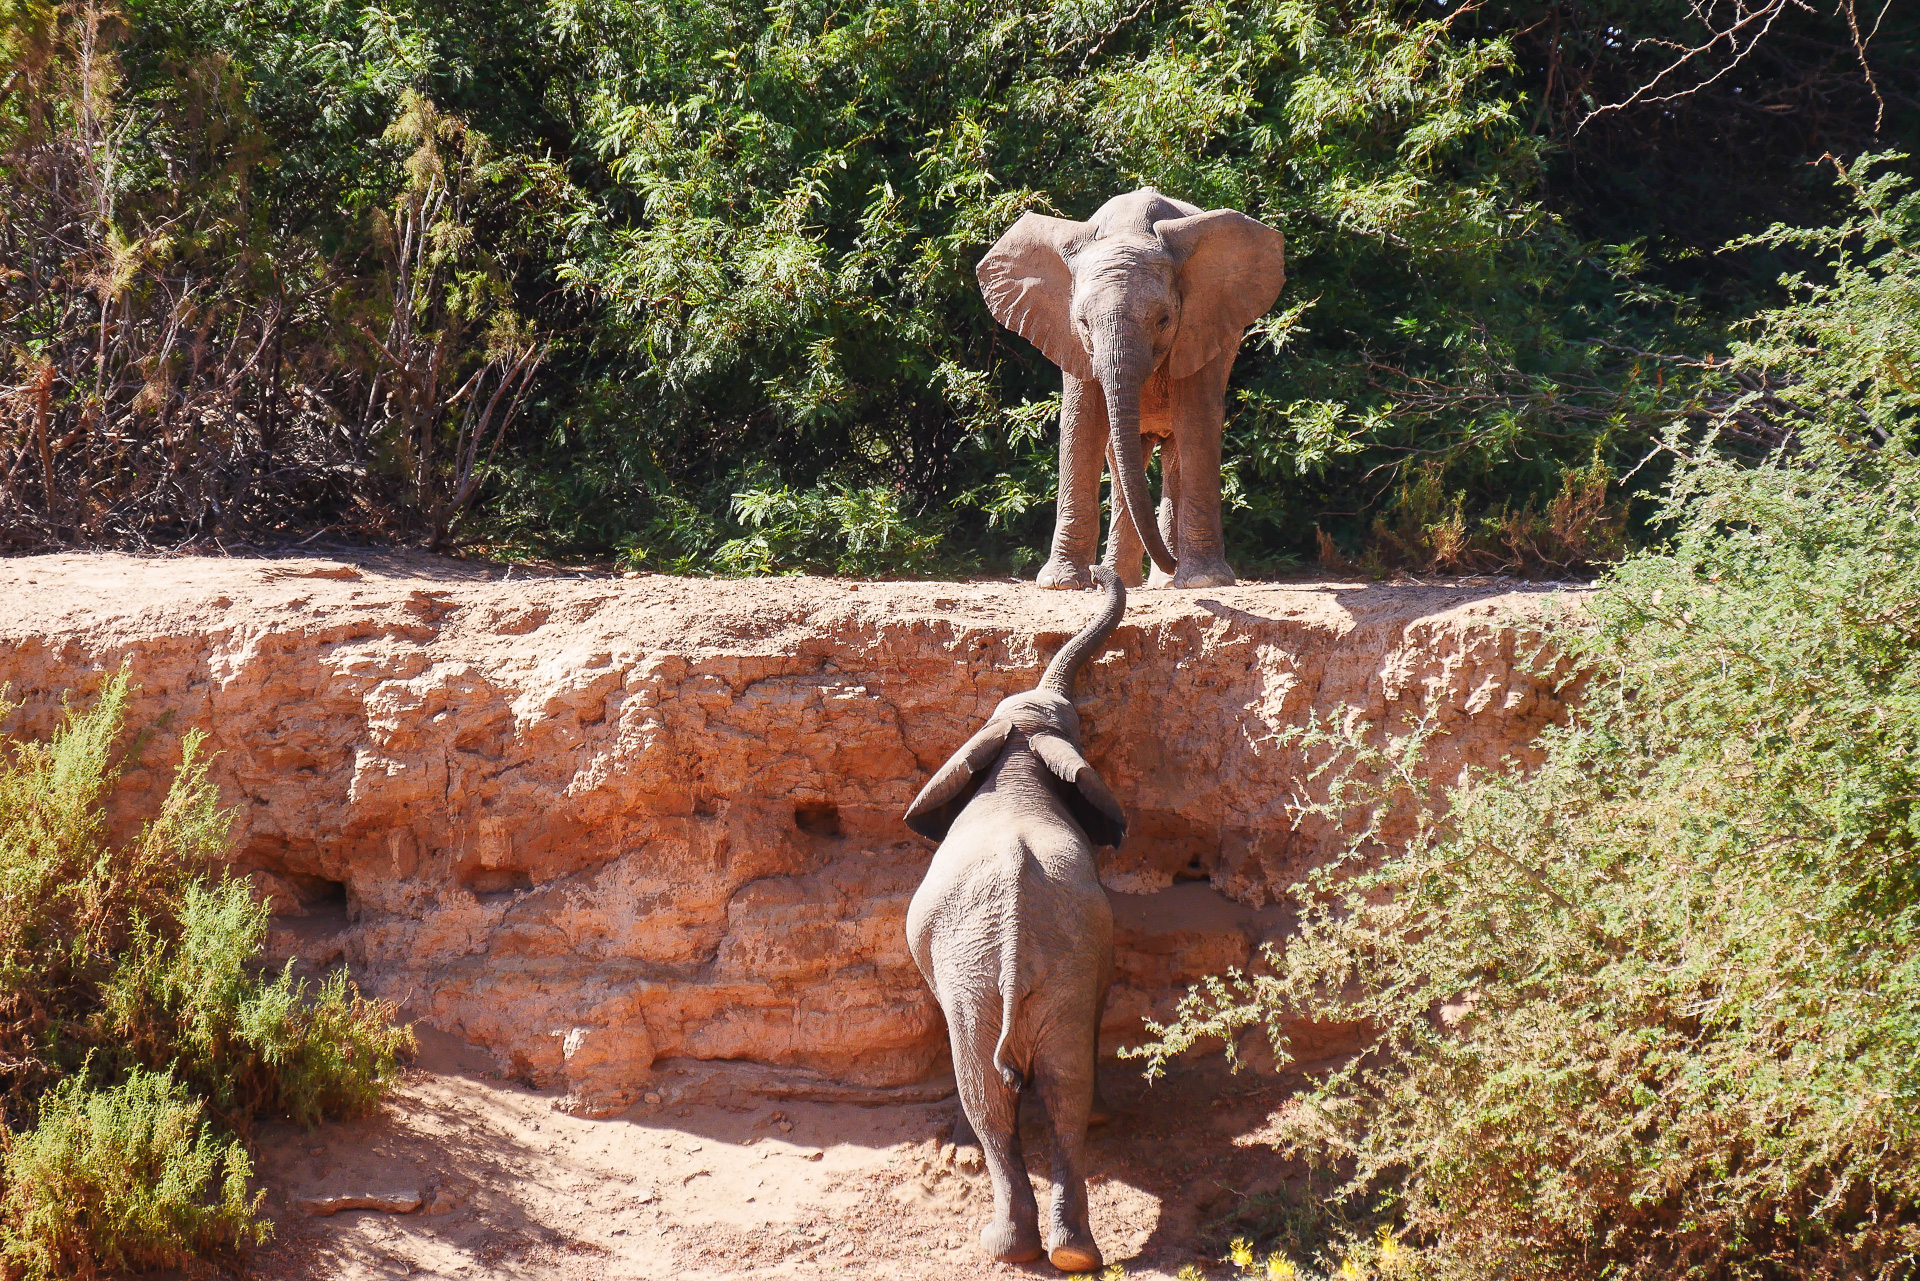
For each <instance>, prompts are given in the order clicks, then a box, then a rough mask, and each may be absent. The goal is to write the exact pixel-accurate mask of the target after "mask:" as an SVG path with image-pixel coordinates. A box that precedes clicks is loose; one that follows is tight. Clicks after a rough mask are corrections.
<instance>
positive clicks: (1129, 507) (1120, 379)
mask: <svg viewBox="0 0 1920 1281" xmlns="http://www.w3.org/2000/svg"><path fill="white" fill-rule="evenodd" d="M1112 365H1115V366H1117V365H1119V362H1118V361H1115V362H1112ZM1150 373H1152V370H1151V369H1143V370H1138V371H1136V370H1134V369H1131V368H1124V367H1122V368H1114V367H1109V368H1105V369H1102V370H1100V387H1101V390H1103V391H1104V392H1106V396H1107V432H1108V437H1107V438H1108V440H1109V441H1111V442H1112V444H1113V496H1114V498H1115V499H1116V500H1117V502H1118V505H1120V506H1123V507H1124V508H1125V510H1126V513H1127V519H1128V520H1129V521H1131V522H1133V527H1134V529H1135V530H1136V531H1138V533H1139V535H1140V541H1141V542H1142V543H1144V544H1146V548H1147V555H1149V556H1151V557H1153V563H1154V564H1156V565H1158V566H1159V567H1160V568H1161V569H1162V570H1163V571H1165V572H1166V573H1169V574H1171V573H1173V571H1174V569H1175V568H1176V565H1175V562H1174V559H1173V553H1172V552H1170V551H1168V550H1167V545H1166V543H1164V542H1162V541H1161V539H1160V522H1159V521H1158V520H1156V519H1154V515H1153V500H1152V499H1151V498H1149V497H1148V495H1147V464H1146V462H1145V456H1144V452H1143V451H1142V450H1141V448H1140V389H1141V386H1142V385H1143V384H1144V383H1145V382H1146V380H1147V376H1148V375H1149V374H1150Z"/></svg>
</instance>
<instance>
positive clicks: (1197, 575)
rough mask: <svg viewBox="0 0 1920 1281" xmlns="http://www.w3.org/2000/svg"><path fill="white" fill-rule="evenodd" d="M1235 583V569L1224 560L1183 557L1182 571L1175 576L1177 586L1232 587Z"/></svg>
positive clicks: (1174, 581) (1181, 562) (1174, 582)
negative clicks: (1229, 567)
mask: <svg viewBox="0 0 1920 1281" xmlns="http://www.w3.org/2000/svg"><path fill="white" fill-rule="evenodd" d="M1233 584H1234V577H1233V571H1232V570H1231V569H1228V568H1227V562H1225V561H1224V560H1210V561H1201V560H1194V561H1189V560H1187V559H1186V558H1184V557H1183V558H1182V559H1181V561H1180V572H1179V573H1177V574H1175V575H1174V576H1173V586H1174V587H1175V588H1192V587H1231V586H1233Z"/></svg>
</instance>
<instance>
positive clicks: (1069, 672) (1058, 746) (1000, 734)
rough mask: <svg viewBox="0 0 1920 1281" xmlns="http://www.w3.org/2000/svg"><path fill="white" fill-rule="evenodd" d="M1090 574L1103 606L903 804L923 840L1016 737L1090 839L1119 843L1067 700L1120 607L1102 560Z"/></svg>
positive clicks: (1119, 593) (1116, 824) (1117, 589)
mask: <svg viewBox="0 0 1920 1281" xmlns="http://www.w3.org/2000/svg"><path fill="white" fill-rule="evenodd" d="M1093 574H1094V577H1095V578H1096V579H1097V580H1098V581H1099V584H1100V586H1101V587H1102V589H1104V591H1105V593H1106V608H1105V609H1103V610H1102V611H1101V612H1100V616H1099V617H1098V618H1096V619H1094V620H1093V621H1092V622H1090V623H1088V624H1087V625H1086V626H1085V627H1084V628H1082V629H1081V630H1080V632H1079V633H1078V634H1077V635H1075V636H1074V638H1073V639H1072V640H1070V641H1068V642H1067V643H1066V644H1065V645H1062V646H1061V647H1060V652H1059V653H1057V654H1055V655H1054V656H1053V661H1052V662H1051V663H1048V664H1047V670H1046V673H1045V674H1044V675H1043V676H1041V678H1040V684H1039V685H1038V686H1037V687H1035V688H1034V689H1032V690H1029V691H1028V692H1026V693H1024V694H1014V695H1012V696H1010V697H1008V698H1004V699H1001V700H1000V705H999V706H998V707H996V708H994V709H993V715H992V716H990V717H988V718H987V723H986V724H985V725H984V726H982V727H981V729H980V732H979V733H977V734H975V735H974V736H973V737H972V738H970V739H968V740H967V741H966V742H965V743H964V744H962V745H961V747H960V750H959V751H957V752H955V753H954V754H953V755H952V756H951V757H949V758H948V760H947V763H946V764H945V765H942V766H941V767H940V768H939V769H938V770H937V771H935V773H934V775H933V777H932V778H930V779H928V780H927V785H926V786H925V787H923V788H921V789H920V795H918V796H916V797H915V798H914V801H913V804H912V805H911V806H910V807H908V809H907V815H906V819H907V826H908V827H910V828H912V829H913V830H914V831H916V832H918V833H919V834H920V835H922V836H924V837H927V838H928V839H929V840H935V841H939V840H944V839H945V838H946V835H947V829H948V828H949V827H952V826H953V820H954V819H956V818H958V817H959V816H960V811H961V810H963V809H965V808H966V805H967V801H968V800H969V799H971V797H972V796H973V793H974V791H975V789H976V788H977V787H978V785H979V783H980V781H981V780H982V779H984V778H985V777H986V776H987V771H988V770H990V769H992V768H993V763H994V762H995V761H997V760H999V759H1000V754H1001V753H1002V752H1004V751H1005V750H1007V748H1008V746H1009V745H1011V744H1013V743H1014V742H1015V741H1016V736H1018V740H1019V741H1022V742H1024V743H1025V744H1026V746H1027V747H1029V748H1030V749H1032V751H1033V753H1034V755H1036V756H1038V757H1039V758H1040V759H1041V760H1042V761H1045V762H1046V765H1047V769H1048V770H1050V771H1051V772H1052V774H1053V776H1054V777H1055V778H1057V779H1059V780H1060V784H1061V785H1060V787H1059V794H1060V797H1061V799H1062V800H1063V801H1065V802H1066V806H1067V810H1068V812H1069V813H1071V814H1072V815H1073V817H1074V821H1075V822H1077V823H1079V824H1080V830H1082V831H1083V832H1085V833H1086V834H1087V837H1088V838H1089V839H1090V840H1091V841H1092V842H1093V843H1094V844H1095V845H1118V844H1120V841H1121V840H1122V838H1124V837H1125V836H1126V834H1127V817H1126V813H1125V812H1124V811H1123V810H1122V809H1121V808H1120V802H1119V800H1118V799H1117V798H1116V797H1115V796H1114V794H1113V792H1112V791H1111V790H1110V789H1109V788H1108V787H1107V784H1106V780H1104V779H1102V778H1101V777H1100V775H1099V772H1098V771H1096V770H1095V769H1094V768H1093V766H1091V765H1089V764H1087V758H1086V757H1084V756H1082V755H1081V754H1080V753H1081V738H1080V713H1079V712H1078V711H1077V710H1075V708H1074V706H1073V682H1074V679H1075V678H1076V677H1077V676H1078V675H1079V674H1080V668H1081V667H1082V666H1083V665H1084V664H1085V663H1086V661H1087V659H1088V658H1089V657H1090V656H1091V655H1093V654H1094V653H1096V652H1097V651H1098V650H1099V649H1100V647H1101V646H1102V645H1104V644H1105V643H1106V640H1107V635H1108V633H1110V632H1112V631H1113V629H1114V627H1115V626H1116V625H1117V624H1118V623H1119V622H1120V616H1121V614H1122V613H1124V612H1125V611H1126V608H1127V589H1126V587H1125V586H1123V585H1122V584H1121V582H1120V576H1119V575H1118V574H1115V573H1114V572H1113V571H1112V570H1111V569H1108V568H1107V567H1106V566H1105V565H1095V566H1094V567H1093Z"/></svg>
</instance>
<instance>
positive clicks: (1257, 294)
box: [1153, 209, 1287, 378]
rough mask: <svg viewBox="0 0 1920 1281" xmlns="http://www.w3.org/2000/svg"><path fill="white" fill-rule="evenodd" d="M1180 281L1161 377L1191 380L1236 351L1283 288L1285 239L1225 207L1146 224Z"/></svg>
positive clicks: (1259, 223) (1264, 226)
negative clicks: (1176, 323)
mask: <svg viewBox="0 0 1920 1281" xmlns="http://www.w3.org/2000/svg"><path fill="white" fill-rule="evenodd" d="M1153 230H1154V234H1156V235H1158V236H1159V237H1160V243H1161V244H1163V245H1165V246H1166V247H1167V252H1168V253H1170V254H1171V255H1173V261H1174V266H1175V269H1176V270H1177V271H1178V272H1179V283H1180V332H1179V333H1178V334H1176V335H1175V336H1174V339H1173V350H1172V351H1171V352H1169V353H1168V354H1167V373H1168V375H1169V376H1170V377H1173V378H1191V377H1192V376H1193V375H1194V374H1196V373H1198V372H1199V371H1200V370H1201V369H1203V368H1205V367H1206V366H1207V365H1209V364H1211V363H1213V361H1214V360H1216V359H1217V358H1218V357H1220V356H1221V355H1222V354H1224V353H1227V352H1231V351H1233V350H1234V349H1235V348H1237V347H1238V346H1239V345H1240V339H1241V337H1242V336H1244V335H1245V333H1246V331H1247V326H1248V325H1251V324H1252V323H1253V322H1254V321H1256V320H1258V319H1259V318H1260V317H1261V316H1263V315H1265V314H1266V311H1267V308H1269V307H1271V306H1273V300H1274V299H1276V298H1278V297H1279V296H1280V286H1282V285H1284V284H1286V283H1287V272H1286V246H1287V241H1286V237H1284V236H1282V235H1281V234H1280V233H1279V232H1277V231H1275V230H1274V229H1273V228H1271V227H1269V226H1267V225H1266V224H1265V223H1263V222H1261V221H1259V220H1258V219H1255V218H1249V217H1247V216H1246V215H1245V214H1243V213H1238V212H1236V211H1235V210H1232V209H1214V210H1210V211H1208V212H1207V213H1203V214H1195V215H1193V216H1192V217H1191V218H1169V219H1167V220H1166V221H1164V222H1156V223H1154V224H1153Z"/></svg>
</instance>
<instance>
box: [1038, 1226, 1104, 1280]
mask: <svg viewBox="0 0 1920 1281" xmlns="http://www.w3.org/2000/svg"><path fill="white" fill-rule="evenodd" d="M1047 1261H1048V1262H1049V1263H1051V1264H1053V1266H1054V1267H1056V1268H1059V1269H1060V1270H1061V1271H1062V1272H1093V1271H1095V1270H1097V1269H1098V1268H1100V1267H1101V1266H1102V1265H1104V1264H1105V1263H1106V1260H1105V1259H1104V1258H1102V1257H1101V1254H1100V1247H1099V1246H1097V1245H1095V1244H1094V1243H1093V1234H1092V1233H1074V1234H1072V1235H1071V1236H1068V1237H1066V1238H1065V1239H1063V1240H1061V1241H1059V1242H1057V1243H1056V1244H1055V1245H1053V1246H1052V1247H1051V1248H1049V1249H1048V1250H1047Z"/></svg>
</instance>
